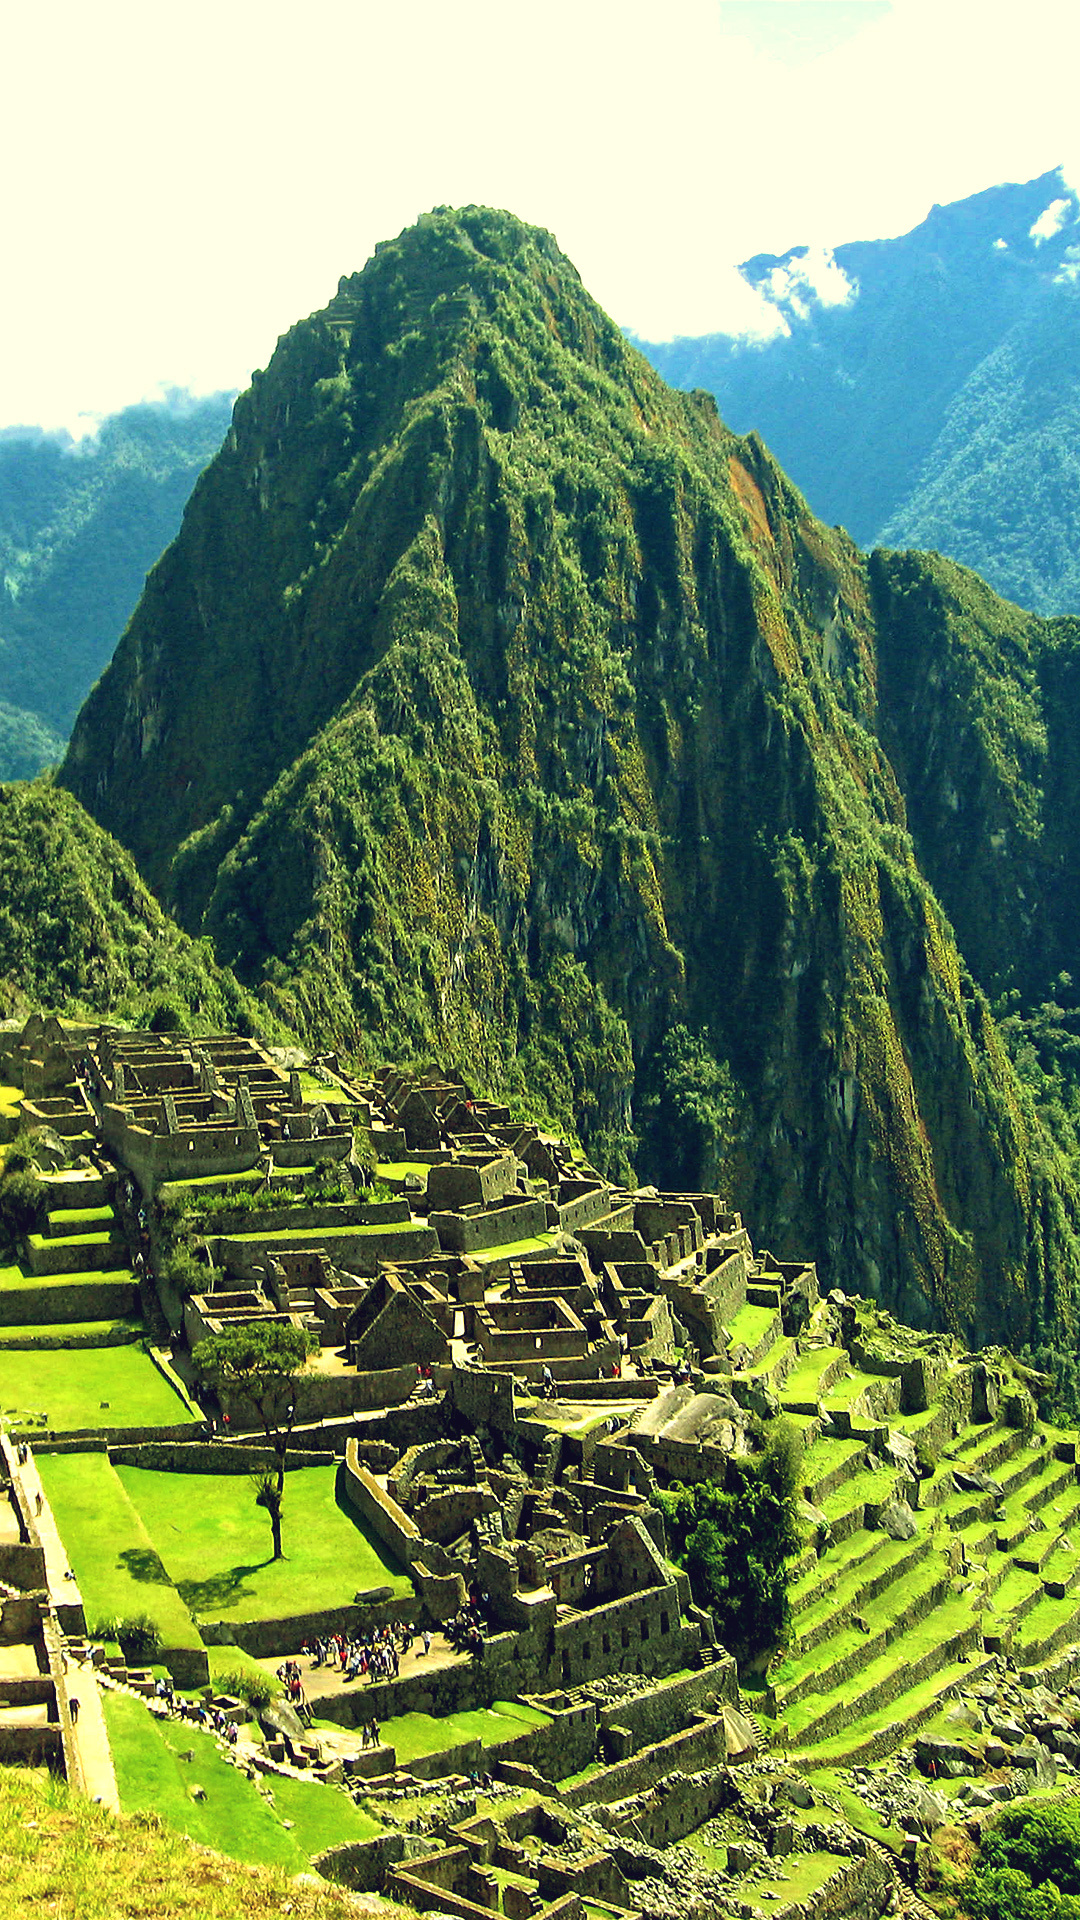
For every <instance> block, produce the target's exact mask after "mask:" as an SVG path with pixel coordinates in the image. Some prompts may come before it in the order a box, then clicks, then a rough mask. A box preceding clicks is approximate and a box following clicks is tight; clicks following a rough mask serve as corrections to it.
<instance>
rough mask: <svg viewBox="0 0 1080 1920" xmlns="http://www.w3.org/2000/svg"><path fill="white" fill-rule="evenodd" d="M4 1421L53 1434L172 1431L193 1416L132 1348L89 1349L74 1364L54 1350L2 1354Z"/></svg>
mask: <svg viewBox="0 0 1080 1920" xmlns="http://www.w3.org/2000/svg"><path fill="white" fill-rule="evenodd" d="M0 1399H2V1402H3V1412H4V1415H5V1417H6V1418H7V1419H8V1420H9V1421H10V1422H11V1424H12V1425H13V1426H17V1425H19V1424H21V1423H22V1422H23V1421H29V1420H30V1419H31V1418H32V1419H33V1421H34V1422H35V1424H38V1425H41V1426H44V1427H48V1428H49V1429H50V1430H51V1431H52V1432H54V1433H69V1432H75V1431H77V1430H78V1429H80V1428H84V1427H89V1428H94V1427H177V1426H182V1425H184V1424H185V1423H186V1422H190V1421H193V1420H194V1419H195V1417H196V1416H195V1415H194V1414H193V1413H192V1411H191V1409H190V1407H188V1406H187V1405H186V1404H185V1403H184V1401H183V1400H181V1399H180V1398H179V1396H178V1395H177V1394H176V1393H175V1392H174V1391H173V1388H172V1387H171V1386H170V1385H169V1382H168V1381H167V1380H166V1378H165V1376H164V1374H162V1373H160V1372H159V1371H158V1369H157V1367H155V1365H154V1363H153V1361H152V1360H151V1358H150V1356H149V1354H146V1353H143V1352H141V1351H140V1349H139V1348H138V1347H135V1346H120V1347H102V1348H91V1349H90V1350H89V1351H80V1353H79V1355H78V1358H77V1361H76V1362H75V1363H74V1364H73V1362H72V1360H71V1359H70V1358H69V1357H68V1356H67V1355H66V1354H65V1353H63V1352H61V1351H56V1350H52V1351H50V1350H39V1349H33V1350H11V1349H10V1348H5V1351H4V1379H3V1386H2V1388H0Z"/></svg>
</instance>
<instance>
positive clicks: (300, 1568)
mask: <svg viewBox="0 0 1080 1920" xmlns="http://www.w3.org/2000/svg"><path fill="white" fill-rule="evenodd" d="M117 1475H118V1478H119V1480H120V1482H121V1484H122V1485H123V1487H124V1490H125V1492H126V1493H127V1495H128V1497H129V1498H130V1500H131V1503H132V1506H133V1507H134V1508H135V1510H136V1511H137V1512H138V1514H139V1516H140V1518H141V1520H142V1523H143V1525H144V1526H145V1528H146V1530H147V1533H148V1534H149V1536H150V1538H151V1539H152V1541H153V1543H154V1545H155V1547H156V1548H157V1550H158V1552H159V1553H160V1555H161V1558H162V1560H163V1561H164V1563H165V1566H166V1568H167V1570H168V1574H169V1577H170V1579H172V1580H173V1581H175V1583H176V1586H177V1589H178V1591H179V1592H180V1594H181V1595H182V1596H183V1598H184V1600H185V1601H186V1602H187V1604H188V1606H189V1607H190V1608H191V1610H192V1612H193V1613H195V1614H196V1615H198V1616H200V1617H202V1618H206V1619H210V1620H217V1619H221V1618H228V1619H232V1620H264V1619H269V1618H272V1617H274V1616H279V1617H288V1616H289V1615H290V1614H296V1613H302V1612H307V1611H310V1610H311V1609H313V1608H316V1607H332V1606H345V1605H348V1604H349V1603H350V1602H351V1601H352V1597H353V1594H354V1593H356V1592H359V1591H362V1590H363V1589H365V1588H368V1587H390V1588H392V1589H393V1592H394V1593H395V1594H401V1595H405V1594H411V1593H412V1590H413V1589H412V1582H411V1581H410V1579H409V1577H408V1575H407V1574H406V1573H405V1572H403V1570H402V1569H401V1567H400V1566H398V1564H397V1563H396V1561H394V1560H392V1559H391V1558H390V1557H389V1555H387V1554H386V1553H385V1552H384V1551H383V1549H382V1548H381V1547H380V1546H379V1544H378V1542H377V1541H376V1540H375V1538H374V1536H373V1535H371V1534H370V1533H368V1531H367V1530H366V1529H365V1527H364V1526H363V1523H362V1522H361V1520H360V1518H359V1515H354V1512H353V1510H352V1508H351V1507H348V1506H346V1505H344V1504H343V1502H342V1501H341V1500H339V1498H338V1496H337V1491H336V1489H337V1475H338V1468H337V1467H336V1466H326V1467H305V1468H303V1469H302V1470H298V1471H297V1472H295V1473H290V1474H289V1475H288V1477H287V1479H286V1482H285V1504H284V1508H283V1515H282V1541H283V1545H284V1550H285V1557H284V1558H283V1559H281V1560H276V1561H275V1560H272V1559H271V1557H270V1554H271V1547H270V1529H269V1525H268V1523H267V1519H266V1515H265V1513H263V1511H262V1509H261V1508H259V1507H257V1506H256V1505H255V1497H254V1490H253V1488H252V1484H251V1481H250V1480H249V1478H248V1476H247V1475H246V1474H243V1473H239V1474H237V1473H200V1474H198V1475H190V1476H187V1475H178V1474H175V1473H154V1472H150V1471H148V1470H147V1469H145V1468H141V1467H119V1468H118V1469H117Z"/></svg>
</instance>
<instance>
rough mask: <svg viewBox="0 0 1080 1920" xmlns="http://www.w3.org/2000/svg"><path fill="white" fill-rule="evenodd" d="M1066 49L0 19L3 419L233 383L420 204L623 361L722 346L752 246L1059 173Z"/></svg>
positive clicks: (871, 2)
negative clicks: (583, 294)
mask: <svg viewBox="0 0 1080 1920" xmlns="http://www.w3.org/2000/svg"><path fill="white" fill-rule="evenodd" d="M1078 53H1080V0H666V4H664V5H660V4H657V3H656V0H654V4H653V5H651V6H644V5H642V4H640V0H544V4H543V5H542V6H541V5H534V4H524V3H523V0H498V4H496V0H458V3H457V4H452V0H398V4H397V5H396V7H395V6H394V5H392V3H391V0H378V4H372V3H370V0H303V4H292V5H290V6H288V7H287V8H286V7H283V6H282V5H281V3H280V0H257V3H256V0H184V4H183V5H179V4H177V3H176V0H95V3H94V4H93V5H90V4H87V0H36V4H35V5H30V4H23V5H22V6H20V7H19V8H18V9H17V11H16V9H14V8H13V7H9V8H8V9H7V10H6V16H5V25H4V85H3V111H2V114H0V148H2V152H3V162H4V170H3V178H4V185H5V191H4V215H5V217H4V222H3V229H2V235H3V237H2V247H3V254H2V258H3V272H4V279H3V300H2V304H0V336H2V344H3V349H4V351H3V353H2V354H0V425H2V424H4V423H7V422H11V421H16V420H20V421H40V422H42V423H45V424H50V425H52V424H57V423H60V422H65V423H67V424H69V425H71V426H72V427H73V428H74V427H75V425H76V422H77V419H78V416H79V415H80V414H94V413H98V414H99V413H102V412H107V411H109V410H111V409H114V408H116V407H119V406H122V405H124V404H125V403H127V402H129V401H131V400H135V399H138V398H140V397H142V396H143V395H145V394H148V393H152V392H154V391H155V390H158V389H160V388H161V387H167V386H174V385H183V386H190V387H191V388H193V389H194V390H196V391H209V390H211V389H213V388H217V387H227V386H239V385H244V384H246V382H247V379H248V376H249V374H250V372H251V370H252V368H253V367H257V366H262V365H265V363H266V361H267V359H268V358H269V355H270V353H271V352H272V350H273V346H274V342H275V340H276V338H277V336H278V334H279V333H281V332H283V331H284V330H285V329H286V328H287V327H288V326H290V325H291V324H292V322H293V321H294V320H296V319H297V318H299V317H300V316H301V315H302V314H305V313H308V312H310V311H311V310H312V309H313V308H315V307H318V306H321V305H322V304H323V303H324V302H325V301H326V300H327V299H328V298H329V296H330V295H331V293H332V292H333V290H334V288H335V285H336V283H337V280H338V277H339V275H341V274H343V273H349V272H353V271H355V270H356V269H357V268H359V267H360V266H362V265H363V262H364V261H365V259H366V258H367V257H368V255H369V254H370V252H371V250H372V248H373V246H374V245H375V243H376V241H378V240H380V239H382V238H384V237H386V236H387V235H390V234H393V233H396V232H398V231H399V230H400V229H401V228H402V227H403V226H406V225H407V224H409V222H411V221H412V220H413V219H415V217H416V216H417V214H419V213H420V212H422V211H423V210H424V209H425V208H426V207H429V206H434V205H438V204H457V203H462V202H466V201H481V202H484V203H486V204H488V205H496V206H506V207H510V208H512V209H513V211H514V212H516V213H518V214H520V215H522V216H523V217H524V218H526V219H528V220H532V221H536V222H537V223H539V224H540V225H543V226H546V227H550V228H551V229H552V230H553V232H554V233H555V234H556V236H557V238H558V240H559V242H560V244H561V245H562V246H563V248H564V249H565V251H566V252H567V253H568V254H569V255H570V257H571V259H573V260H574V262H575V264H576V265H577V266H578V268H579V269H580V271H581V274H582V276H583V278H584V280H585V283H586V285H587V286H588V287H589V288H590V290H591V291H592V292H593V293H594V294H595V295H596V297H597V298H598V299H599V300H600V301H601V302H602V303H603V304H604V306H606V307H607V309H608V310H609V312H611V313H612V314H613V316H614V317H615V319H617V320H618V321H619V322H620V323H621V324H622V325H624V326H628V327H632V328H633V329H634V330H635V331H637V332H639V333H641V334H643V335H644V336H646V337H647V338H661V337H664V336H670V335H671V334H673V333H701V332H706V331H709V330H717V329H727V328H732V329H739V328H742V327H744V326H747V325H752V324H753V320H754V315H753V313H752V311H751V309H750V305H749V303H748V297H747V295H746V292H745V289H741V288H740V283H738V282H737V280H736V278H735V275H734V274H733V271H732V268H733V266H734V264H735V263H736V262H737V261H739V260H741V259H744V258H745V257H746V256H747V255H749V254H751V253H757V252H762V251H772V252H782V251H783V250H784V249H786V248H787V247H790V246H793V245H797V244H803V243H805V244H812V245H830V244H831V245H838V244H840V243H841V242H842V241H846V240H855V239H865V238H870V237H873V236H876V235H880V234H888V233H900V232H904V231H905V230H906V229H908V228H909V227H911V226H914V225H915V224H916V223H917V222H918V221H919V220H921V219H922V218H923V217H924V215H925V214H926V212H927V210H928V208H929V206H930V205H931V204H932V202H934V201H935V200H937V201H948V200H955V199H958V198H961V197H962V196H963V195H965V194H969V193H974V192H977V191H978V190H979V189H980V188H983V187H987V186H991V185H993V184H995V183H996V182H998V181H1001V180H1025V179H1029V178H1030V177H1031V176H1032V175H1034V174H1037V173H1042V172H1044V171H1045V170H1046V169H1047V168H1049V167H1052V166H1055V165H1057V164H1059V163H1063V164H1064V165H1065V166H1066V168H1067V170H1068V172H1069V174H1070V177H1074V176H1076V177H1080V131H1078V128H1080V119H1078V116H1077V110H1076V103H1075V94H1076V73H1077V55H1078ZM1074 156H1075V157H1076V164H1075V165H1074Z"/></svg>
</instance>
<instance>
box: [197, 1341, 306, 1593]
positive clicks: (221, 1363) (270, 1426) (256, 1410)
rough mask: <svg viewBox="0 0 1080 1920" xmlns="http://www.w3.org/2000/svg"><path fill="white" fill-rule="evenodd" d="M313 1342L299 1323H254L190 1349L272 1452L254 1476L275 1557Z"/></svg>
mask: <svg viewBox="0 0 1080 1920" xmlns="http://www.w3.org/2000/svg"><path fill="white" fill-rule="evenodd" d="M318 1345H319V1342H318V1339H317V1337H316V1335H315V1334H313V1333H308V1332H307V1331H306V1329H305V1328H303V1327H298V1326H293V1325H289V1324H286V1323H283V1322H278V1321H257V1322H256V1323H255V1324H254V1325H253V1326H250V1327H239V1326H238V1327H229V1328H226V1330H225V1331H224V1332H223V1333H212V1334H210V1335H208V1336H207V1338H206V1339H205V1340H200V1341H199V1342H198V1343H197V1345H196V1346H194V1347H193V1348H192V1350H191V1358H192V1362H193V1364H194V1366H195V1368H196V1371H197V1372H198V1373H200V1374H201V1375H202V1376H203V1378H204V1379H205V1380H208V1381H212V1382H213V1383H214V1385H215V1386H216V1387H217V1390H218V1392H219V1393H221V1392H222V1391H224V1392H226V1393H228V1394H229V1396H230V1397H234V1398H235V1399H236V1401H237V1402H238V1404H239V1405H240V1407H241V1408H242V1409H246V1410H247V1412H248V1413H249V1414H254V1416H255V1418H256V1420H257V1421H258V1423H259V1425H260V1426H261V1427H262V1430H263V1432H264V1434H265V1435H266V1444H267V1446H268V1447H269V1448H271V1450H272V1452H273V1455H274V1468H273V1471H272V1472H270V1473H261V1474H257V1475H256V1477H255V1479H256V1491H255V1504H256V1506H257V1507H262V1508H263V1510H264V1511H265V1513H266V1514H267V1516H268V1518H269V1521H270V1534H271V1538H272V1540H273V1545H274V1559H275V1560H280V1559H281V1511H282V1507H283V1506H284V1504H285V1461H286V1457H287V1455H288V1450H289V1436H290V1434H291V1433H292V1430H293V1425H294V1423H295V1420H296V1402H297V1394H298V1391H299V1388H298V1382H299V1378H300V1375H301V1374H302V1372H303V1370H304V1367H305V1366H306V1364H307V1362H308V1360H309V1359H310V1357H311V1355H312V1354H313V1353H314V1352H316V1350H317V1348H318Z"/></svg>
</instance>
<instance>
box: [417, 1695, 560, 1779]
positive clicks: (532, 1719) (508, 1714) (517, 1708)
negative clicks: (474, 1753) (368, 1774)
mask: <svg viewBox="0 0 1080 1920" xmlns="http://www.w3.org/2000/svg"><path fill="white" fill-rule="evenodd" d="M549 1717H550V1716H549V1715H548V1714H546V1713H541V1712H540V1710H539V1708H537V1707H526V1706H522V1704H521V1703H520V1701H515V1700H496V1701H495V1704H494V1706H491V1707H478V1708H477V1709H476V1711H475V1712H473V1713H447V1714H441V1715H439V1716H438V1718H436V1716H435V1715H434V1714H430V1713H402V1714H399V1715H398V1716H397V1718H396V1719H394V1720H384V1721H383V1722H382V1726H381V1737H382V1739H383V1741H384V1742H385V1743H386V1745H387V1746H391V1747H393V1749H394V1751H395V1753H396V1754H397V1757H398V1760H399V1761H401V1762H402V1763H403V1764H405V1765H407V1764H408V1762H409V1761H410V1760H415V1759H417V1758H418V1756H419V1755H421V1754H425V1753H444V1752H445V1751H446V1749H447V1747H460V1746H463V1745H464V1743H465V1741H466V1740H479V1741H480V1744H481V1746H484V1747H493V1746H495V1745H496V1744H497V1742H498V1741H500V1740H512V1739H513V1737H514V1735H515V1734H517V1733H527V1732H529V1731H530V1729H531V1728H533V1727H543V1726H546V1725H547V1722H548V1719H549Z"/></svg>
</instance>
